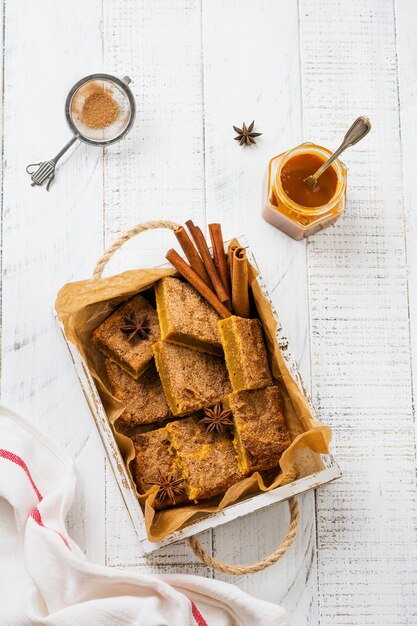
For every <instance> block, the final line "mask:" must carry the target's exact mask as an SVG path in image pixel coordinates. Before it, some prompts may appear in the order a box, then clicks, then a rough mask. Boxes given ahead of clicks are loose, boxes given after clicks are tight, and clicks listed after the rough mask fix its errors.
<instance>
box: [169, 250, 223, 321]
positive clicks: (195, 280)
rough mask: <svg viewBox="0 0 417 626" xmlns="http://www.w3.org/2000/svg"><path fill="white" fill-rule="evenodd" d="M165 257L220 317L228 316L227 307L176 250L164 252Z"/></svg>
mask: <svg viewBox="0 0 417 626" xmlns="http://www.w3.org/2000/svg"><path fill="white" fill-rule="evenodd" d="M166 258H167V259H168V261H169V262H170V263H172V265H173V266H174V267H175V269H176V270H177V271H178V272H179V273H180V274H181V276H183V277H184V278H185V280H187V281H188V282H189V283H190V285H192V286H193V287H194V289H196V290H197V291H198V293H199V294H200V295H201V296H202V297H203V298H204V299H205V300H207V302H209V304H211V306H212V307H213V309H215V310H216V311H217V313H218V314H219V315H220V317H222V318H226V317H230V316H231V312H230V311H229V309H227V308H226V307H225V306H224V304H223V303H222V302H220V300H219V299H218V297H217V296H216V294H215V293H213V291H212V290H211V289H209V288H208V287H207V285H206V283H205V282H204V281H203V280H202V279H201V278H200V276H199V275H198V274H197V273H196V272H195V271H194V270H193V269H192V268H191V267H190V266H189V265H188V263H186V262H185V261H184V259H183V258H182V257H180V255H179V254H178V252H177V251H176V250H173V249H171V250H168V252H167V254H166Z"/></svg>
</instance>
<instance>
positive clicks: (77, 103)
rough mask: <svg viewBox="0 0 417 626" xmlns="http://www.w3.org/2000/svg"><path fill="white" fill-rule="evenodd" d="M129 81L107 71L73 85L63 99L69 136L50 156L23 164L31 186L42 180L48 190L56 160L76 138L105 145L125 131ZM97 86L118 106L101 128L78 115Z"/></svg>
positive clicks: (130, 115)
mask: <svg viewBox="0 0 417 626" xmlns="http://www.w3.org/2000/svg"><path fill="white" fill-rule="evenodd" d="M130 82H131V79H130V78H129V76H124V77H123V78H122V79H120V78H117V77H116V76H111V75H110V74H90V75H89V76H85V77H84V78H82V79H81V80H79V81H78V82H77V83H76V84H75V85H74V86H73V88H72V89H71V91H70V92H69V94H68V96H67V98H66V100H65V117H66V120H67V123H68V126H69V127H70V129H71V131H72V133H73V136H72V137H71V139H70V140H69V141H68V143H66V144H65V146H64V147H63V148H62V149H61V150H60V151H59V152H58V154H57V155H55V156H54V158H53V159H50V160H49V161H42V162H40V163H32V164H30V165H28V166H27V168H26V171H27V173H28V174H30V177H31V181H32V183H31V184H32V187H34V186H35V185H43V183H45V182H46V189H47V190H48V191H49V188H50V186H51V184H52V181H53V180H54V178H55V168H56V164H57V162H58V161H59V159H60V158H61V157H62V155H63V154H65V152H66V151H67V150H68V149H69V148H70V147H71V146H72V144H73V143H75V142H76V141H77V139H79V140H80V141H83V142H84V143H88V144H90V145H92V146H108V145H110V144H112V143H115V142H116V141H120V139H122V138H123V137H124V136H125V135H127V133H128V132H129V130H130V129H131V128H132V125H133V122H134V121H135V115H136V105H135V99H134V97H133V94H132V92H131V90H130V88H129V87H128V85H129V83H130ZM97 87H99V88H102V89H103V90H104V91H105V92H106V93H107V94H108V95H110V96H111V97H112V98H113V100H114V101H115V102H116V103H117V105H118V108H119V110H118V114H117V117H116V119H115V120H114V121H113V122H112V123H111V124H109V125H108V126H105V127H104V128H90V127H89V126H86V125H85V124H84V122H83V120H82V115H81V113H82V110H83V105H84V103H85V101H86V99H87V98H88V97H89V95H90V94H91V93H92V91H93V90H97Z"/></svg>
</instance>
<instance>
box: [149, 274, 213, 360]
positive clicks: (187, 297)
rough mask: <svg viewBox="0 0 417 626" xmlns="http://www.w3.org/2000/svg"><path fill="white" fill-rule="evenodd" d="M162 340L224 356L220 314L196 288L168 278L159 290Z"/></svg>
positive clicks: (157, 296)
mask: <svg viewBox="0 0 417 626" xmlns="http://www.w3.org/2000/svg"><path fill="white" fill-rule="evenodd" d="M155 294H156V307H157V311H158V317H159V324H160V327H161V339H164V340H165V341H169V342H171V343H176V344H178V345H180V346H186V347H188V348H193V349H194V350H200V351H202V352H208V353H209V354H214V355H217V356H222V355H223V348H222V344H221V341H220V333H219V329H218V325H217V324H218V321H219V320H220V315H219V314H218V313H217V312H216V311H215V310H214V309H213V307H212V306H211V305H210V304H209V303H208V302H207V301H206V300H204V298H202V296H200V294H199V293H198V291H196V290H195V289H194V287H193V286H192V285H190V284H189V283H186V282H184V281H182V280H179V279H178V278H174V277H172V276H167V277H165V278H162V279H161V280H160V281H159V282H158V283H157V284H156V287H155Z"/></svg>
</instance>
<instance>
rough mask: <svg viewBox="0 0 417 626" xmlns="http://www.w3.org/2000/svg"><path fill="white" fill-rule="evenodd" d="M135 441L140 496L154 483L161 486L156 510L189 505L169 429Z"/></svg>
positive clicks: (134, 469) (135, 473)
mask: <svg viewBox="0 0 417 626" xmlns="http://www.w3.org/2000/svg"><path fill="white" fill-rule="evenodd" d="M132 441H133V445H134V448H135V458H134V459H133V461H132V463H131V469H132V476H133V479H134V481H135V483H136V485H137V488H138V491H139V493H145V492H146V491H149V489H150V488H151V487H152V486H153V485H154V484H156V485H158V487H159V491H158V497H157V498H156V499H155V501H154V508H155V509H166V508H167V507H169V506H174V505H176V504H183V503H184V502H187V501H188V497H187V494H186V486H185V481H184V477H183V475H182V472H181V469H180V467H179V465H178V462H177V460H176V459H175V457H174V456H173V455H172V454H171V453H170V442H169V440H168V433H167V431H166V429H165V428H159V429H158V430H151V431H149V432H147V433H141V434H140V435H135V436H134V437H132ZM170 488H171V490H170Z"/></svg>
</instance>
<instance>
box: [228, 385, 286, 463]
mask: <svg viewBox="0 0 417 626" xmlns="http://www.w3.org/2000/svg"><path fill="white" fill-rule="evenodd" d="M225 405H226V407H227V408H229V409H230V410H231V411H232V414H233V423H234V427H235V429H234V430H235V434H234V439H233V443H234V446H235V448H236V452H237V459H238V464H239V469H240V471H241V472H242V473H243V474H247V473H248V472H255V471H261V470H267V469H270V468H272V467H277V466H278V464H279V460H280V458H281V455H282V453H283V452H284V450H286V449H287V448H288V446H289V445H290V443H291V439H290V435H289V433H288V430H287V427H286V424H285V420H284V416H283V412H282V398H281V392H280V390H279V388H278V387H276V386H272V387H266V388H265V389H258V390H256V391H240V392H239V393H235V394H231V395H230V396H229V397H228V398H227V399H226V402H225Z"/></svg>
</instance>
